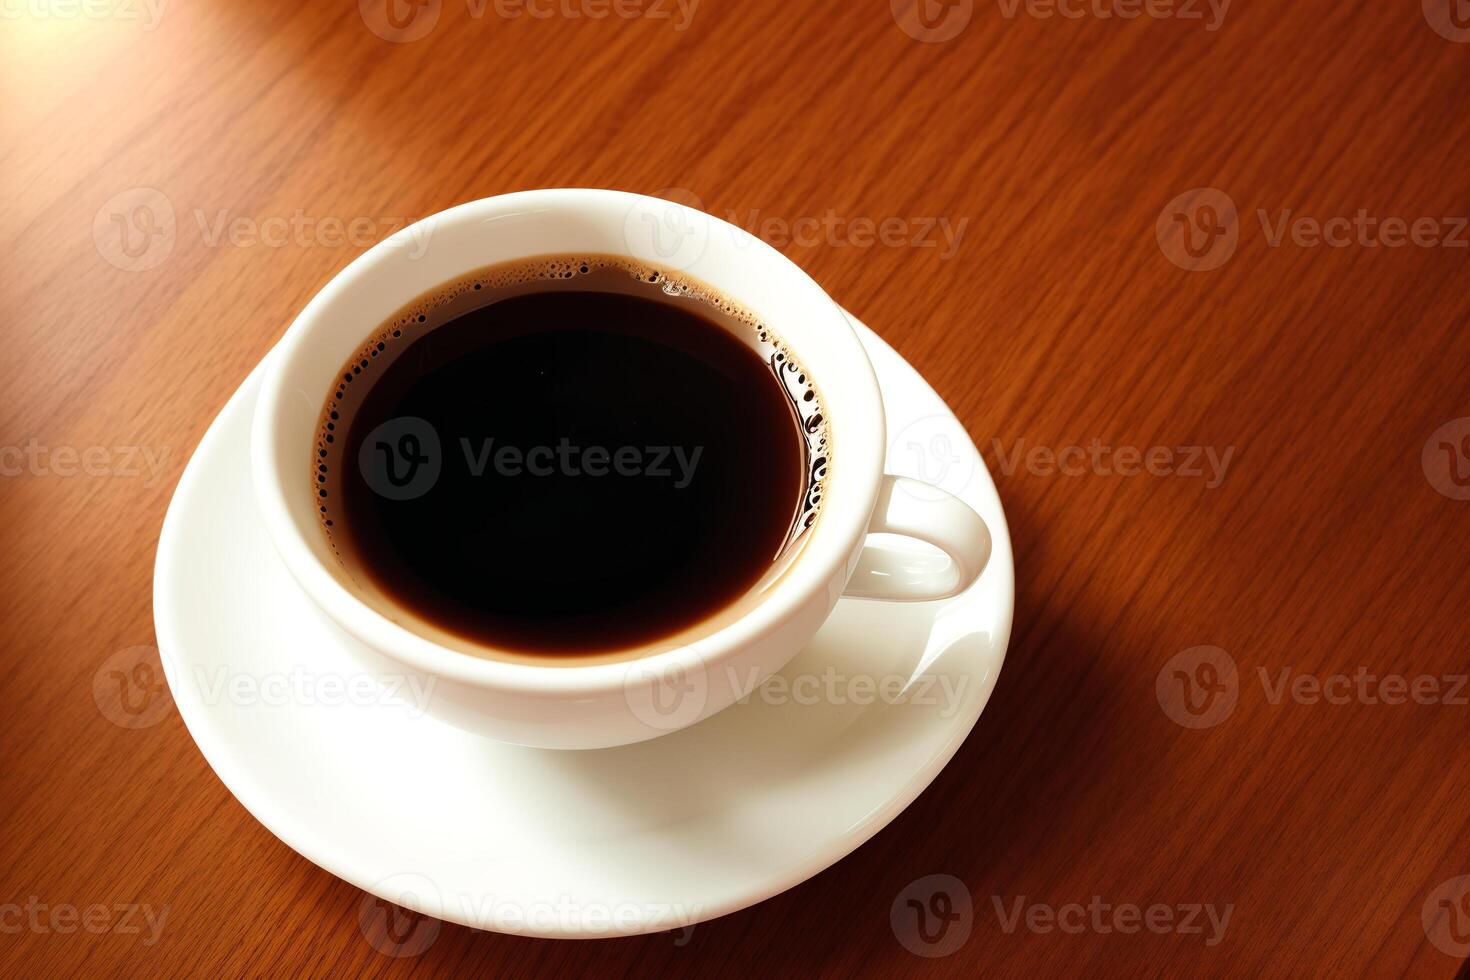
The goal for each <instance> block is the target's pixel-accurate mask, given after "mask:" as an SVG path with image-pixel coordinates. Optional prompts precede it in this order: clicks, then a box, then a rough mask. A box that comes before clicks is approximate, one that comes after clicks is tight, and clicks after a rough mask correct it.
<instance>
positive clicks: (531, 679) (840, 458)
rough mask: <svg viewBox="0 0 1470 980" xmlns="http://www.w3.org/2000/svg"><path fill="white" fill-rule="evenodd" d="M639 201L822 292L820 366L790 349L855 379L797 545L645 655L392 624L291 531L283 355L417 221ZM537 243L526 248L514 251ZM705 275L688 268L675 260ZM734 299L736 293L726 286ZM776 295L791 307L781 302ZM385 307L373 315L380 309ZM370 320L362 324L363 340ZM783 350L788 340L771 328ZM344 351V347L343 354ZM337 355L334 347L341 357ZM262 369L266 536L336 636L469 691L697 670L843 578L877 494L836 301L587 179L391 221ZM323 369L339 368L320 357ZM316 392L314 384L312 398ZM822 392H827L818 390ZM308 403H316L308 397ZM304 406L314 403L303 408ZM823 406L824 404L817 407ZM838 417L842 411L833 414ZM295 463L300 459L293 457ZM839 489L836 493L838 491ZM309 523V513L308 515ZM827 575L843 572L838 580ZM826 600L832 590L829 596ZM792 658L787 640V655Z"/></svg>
mask: <svg viewBox="0 0 1470 980" xmlns="http://www.w3.org/2000/svg"><path fill="white" fill-rule="evenodd" d="M639 207H657V208H660V209H667V208H674V209H677V211H678V212H679V213H680V214H681V215H682V217H683V219H684V220H688V221H692V222H696V223H699V224H704V225H707V226H708V229H709V230H710V231H711V232H713V231H719V232H720V233H721V234H723V235H727V236H729V240H730V242H731V243H732V244H733V246H734V247H735V248H738V249H739V250H740V252H741V256H742V258H741V260H742V261H745V262H751V263H763V264H764V265H765V266H766V268H767V269H768V270H775V271H779V273H780V274H781V275H783V276H785V277H786V279H787V280H789V282H790V285H791V288H792V289H795V290H799V291H802V292H804V293H805V294H806V295H805V296H804V297H802V299H804V300H805V301H806V302H807V303H811V302H816V301H820V302H822V303H824V304H825V306H826V308H830V309H831V311H832V315H833V323H832V325H831V328H826V327H823V328H821V334H820V343H821V344H822V345H823V347H822V351H823V353H822V355H821V358H822V359H823V360H825V361H827V362H828V363H829V365H831V366H828V367H826V368H825V369H824V368H822V367H818V366H816V359H815V358H814V357H813V355H814V353H816V349H815V347H816V343H817V341H816V339H815V338H813V337H810V336H809V337H807V338H806V343H807V346H806V348H805V349H799V350H798V353H800V355H801V357H802V362H803V364H804V365H806V367H807V369H808V370H809V371H810V373H811V375H812V377H813V380H814V381H816V382H817V383H818V384H819V386H820V382H821V378H822V374H823V371H824V370H826V371H842V372H843V373H844V379H845V381H844V388H851V387H853V386H855V388H856V389H857V391H856V393H855V394H854V395H852V396H851V397H850V398H849V399H848V401H847V404H846V405H845V406H844V408H843V410H842V411H841V412H833V413H832V414H831V415H830V416H829V418H828V438H829V441H830V443H831V446H832V449H833V453H832V461H831V463H830V464H829V471H828V475H827V480H828V485H827V490H826V492H825V493H824V500H823V505H822V509H821V511H819V513H818V518H817V521H816V523H815V524H814V525H813V527H812V528H811V529H810V531H809V532H808V533H810V534H812V537H811V538H810V539H809V540H808V541H807V542H806V543H805V544H804V545H803V546H802V552H801V554H800V555H799V556H798V557H797V558H796V560H795V561H794V562H793V564H792V567H791V568H790V569H789V570H787V572H786V573H785V574H784V575H783V576H782V578H781V579H780V580H778V581H777V582H776V583H775V584H774V585H773V586H772V587H771V591H770V594H769V595H768V596H766V597H765V598H763V599H762V600H761V601H760V602H759V603H757V604H756V605H755V606H754V607H753V608H751V609H750V610H748V611H747V612H745V613H744V614H743V615H741V616H740V617H739V618H737V619H735V620H733V621H732V622H729V623H726V624H724V625H722V626H720V627H719V628H717V629H716V630H714V631H713V632H711V633H708V634H705V635H702V636H699V637H697V638H695V639H693V640H692V641H690V642H689V643H688V644H686V645H682V646H677V647H673V648H670V649H667V650H662V651H657V652H651V653H649V654H647V655H644V656H628V657H621V658H617V659H611V660H607V661H602V662H597V663H591V664H577V665H558V664H547V665H544V666H543V665H537V664H532V663H524V662H516V661H510V660H506V659H497V658H495V657H493V656H491V655H485V656H479V655H476V654H472V653H468V652H465V651H462V650H456V649H453V648H451V647H447V646H444V645H442V644H440V643H437V642H435V641H434V640H432V639H430V638H428V637H425V636H423V635H421V634H419V633H416V632H414V631H413V630H411V629H409V628H408V627H406V626H404V625H402V624H400V623H397V622H395V621H393V620H392V619H390V618H389V617H387V616H386V615H384V614H383V613H382V612H381V611H379V610H378V609H376V608H374V606H372V605H371V604H370V603H368V602H366V601H364V600H363V599H361V598H360V597H358V596H356V595H354V594H352V592H351V591H350V590H349V589H348V588H346V587H345V586H344V585H343V584H342V583H341V582H340V581H338V579H337V577H336V576H335V575H334V574H333V573H332V572H331V571H329V570H328V569H327V568H326V567H325V566H324V564H323V563H322V562H321V561H320V560H319V558H318V557H317V555H316V554H314V553H313V549H312V547H311V545H310V544H309V543H308V541H307V538H306V535H307V534H310V533H315V534H318V535H319V534H321V529H320V528H319V527H316V526H313V527H311V528H303V527H302V522H301V521H300V520H299V519H298V517H297V516H296V513H295V512H294V511H293V508H292V507H291V506H290V504H289V502H288V500H287V494H288V492H289V491H288V487H292V486H296V485H297V484H296V482H295V481H292V480H290V479H289V478H288V476H287V474H285V473H284V472H283V471H282V470H281V467H280V465H279V461H280V459H281V456H282V454H281V452H280V451H279V450H280V443H281V441H282V440H283V439H284V438H285V436H284V435H283V429H284V427H285V426H286V425H287V424H288V422H287V420H286V418H285V412H286V409H287V402H288V400H290V399H293V398H296V399H299V398H303V397H307V398H309V397H310V396H309V395H306V394H305V393H303V392H301V391H299V390H295V391H293V390H290V389H289V388H288V386H287V383H286V382H287V371H286V369H285V368H286V365H287V364H288V363H289V361H290V359H291V358H292V357H293V356H298V355H299V354H300V348H301V346H302V343H303V340H304V338H306V337H307V336H308V335H309V334H310V333H311V332H312V331H313V330H314V329H316V327H317V325H319V324H320V323H321V321H322V320H323V318H324V316H325V315H326V314H327V313H328V312H329V311H330V310H332V309H333V308H335V307H337V306H339V305H340V304H342V303H344V302H347V301H349V300H350V299H351V298H352V297H353V294H354V290H356V289H359V288H361V285H362V284H363V283H364V282H366V281H368V280H369V279H370V278H371V277H373V276H375V275H379V274H391V270H392V266H393V265H394V264H395V263H398V262H401V261H403V253H402V250H401V249H400V248H398V247H397V245H396V244H395V242H394V239H399V241H402V240H403V239H401V238H400V236H406V235H411V234H414V233H416V232H419V231H423V230H425V226H428V229H427V230H429V231H432V230H433V229H442V228H443V227H445V226H446V224H482V225H483V224H485V223H487V221H488V220H490V219H495V218H499V217H503V216H507V215H524V214H527V213H530V212H535V213H538V214H539V213H544V212H547V211H562V212H576V213H577V214H578V216H579V217H582V216H585V215H586V214H587V213H600V214H602V215H603V216H611V212H609V210H608V209H609V208H611V209H613V212H616V211H621V212H622V213H623V214H625V215H626V214H628V213H631V210H632V209H634V208H639ZM536 254H538V253H536V252H530V253H528V254H527V255H526V256H525V257H528V258H529V257H533V256H534V255H536ZM620 254H623V255H625V256H626V257H629V258H632V259H634V260H637V261H641V262H648V261H652V260H653V258H652V257H651V256H642V255H639V254H637V253H636V251H635V250H634V249H633V247H632V246H631V244H630V245H629V247H628V249H627V250H625V251H622V252H621V253H620ZM484 264H485V263H478V264H476V263H471V264H470V265H469V266H468V268H466V269H465V270H464V271H463V272H461V273H449V274H446V275H445V276H444V277H443V278H442V279H441V281H448V280H450V279H452V278H453V277H454V276H455V275H457V274H464V273H466V272H469V271H473V269H475V268H479V267H480V266H482V265H484ZM684 271H686V272H689V273H690V274H691V275H695V276H697V277H699V278H704V277H703V276H701V275H700V273H699V272H698V269H697V268H695V269H688V270H684ZM732 298H734V299H736V300H737V301H738V300H739V299H740V298H741V297H740V296H739V295H738V294H736V295H733V297H732ZM788 305H796V301H795V300H792V301H791V302H790V304H788ZM393 312H394V311H393V310H388V309H385V310H383V311H382V319H387V318H388V317H389V316H391V315H392V314H393ZM373 326H376V324H373V325H370V326H368V327H367V328H365V329H364V331H363V336H364V337H366V336H367V334H368V333H369V332H370V330H371V329H372V327H373ZM783 340H786V341H787V342H788V343H790V344H791V346H792V347H793V349H796V348H797V346H798V345H796V344H795V343H792V342H791V340H790V338H789V337H787V336H785V335H783ZM348 356H350V355H348ZM345 359H346V357H345V356H344V360H345ZM266 360H267V363H266V365H265V370H264V377H263V379H262V384H261V389H260V394H259V397H258V401H257V404H256V408H255V414H254V417H253V419H252V425H251V475H252V479H253V482H254V485H255V494H256V500H257V504H258V506H259V508H260V511H261V517H262V520H263V522H264V523H265V525H266V528H267V530H268V532H269V534H270V537H271V539H272V541H273V542H274V544H275V546H276V550H277V552H278V553H279V554H280V556H281V558H282V560H283V562H284V563H285V565H286V567H287V568H288V570H289V571H290V572H291V574H292V576H293V577H294V578H295V579H296V581H297V583H298V584H299V585H300V586H301V588H302V590H303V591H304V592H305V593H306V595H307V597H308V598H309V599H311V601H312V602H313V603H315V604H316V605H317V606H318V607H319V608H320V609H321V610H322V611H323V612H325V613H326V614H327V615H328V616H329V617H330V618H332V619H333V620H334V621H336V623H337V624H338V625H339V626H341V627H342V628H343V629H344V630H345V631H346V632H348V633H349V634H351V635H353V636H354V637H356V638H357V639H358V640H359V641H361V642H363V643H365V644H366V645H368V646H370V647H372V648H373V649H375V650H378V651H379V652H381V653H384V654H386V655H388V656H390V657H392V658H393V659H396V660H398V661H399V662H401V663H404V664H406V665H408V666H410V667H412V668H415V669H417V670H421V671H423V672H425V673H428V674H432V675H437V676H441V677H445V678H448V679H451V680H454V681H458V682H461V683H466V684H469V685H472V686H475V687H481V688H491V689H499V690H505V691H511V692H515V693H521V694H541V695H558V696H590V695H596V694H605V693H608V692H609V691H613V690H617V689H623V690H626V689H627V687H628V686H629V685H630V684H631V683H634V678H635V677H641V678H642V679H643V681H642V682H643V683H646V684H653V683H656V682H657V680H658V678H659V677H661V676H663V675H664V672H665V671H667V670H670V669H673V668H675V667H680V666H682V667H684V668H685V669H694V670H696V671H701V670H704V669H707V668H708V667H710V666H713V665H714V664H716V663H718V662H719V661H720V660H721V659H722V658H724V657H727V656H731V655H733V654H735V653H737V652H738V651H740V650H742V649H744V648H746V647H748V646H749V645H751V644H752V643H754V642H757V641H758V640H759V639H760V638H762V637H763V636H766V635H769V634H770V633H772V632H773V631H775V630H776V629H778V628H779V627H780V626H782V625H783V624H785V623H787V622H789V621H790V620H792V619H793V618H795V617H796V616H797V615H798V614H800V613H801V612H802V611H803V610H804V609H805V608H806V607H807V605H808V602H809V600H810V599H811V598H812V596H813V595H814V594H815V593H816V592H818V591H824V592H826V591H830V590H831V589H832V585H831V583H832V582H833V580H834V579H837V580H838V581H840V582H842V583H845V582H846V581H847V574H846V572H848V571H850V570H851V569H850V567H845V566H847V565H848V564H849V563H850V561H851V560H852V558H853V556H854V554H855V548H856V547H857V546H858V545H860V544H861V542H862V540H863V537H864V536H865V533H866V530H867V527H868V523H869V521H870V519H871V515H872V511H873V507H874V506H875V505H876V502H877V495H878V489H879V484H880V482H881V477H882V473H883V459H884V451H885V431H884V422H883V405H882V397H881V393H880V391H879V388H878V381H877V376H876V375H875V374H874V372H873V368H872V364H871V362H870V361H869V359H868V357H867V354H866V352H865V351H864V350H863V347H862V343H861V341H860V340H859V339H858V336H857V333H856V331H854V330H853V328H852V325H851V323H850V322H849V320H848V319H847V316H846V314H845V313H843V311H842V309H841V307H839V306H838V305H837V303H836V302H835V301H834V300H832V299H831V297H829V296H828V295H827V294H826V293H825V292H824V291H823V290H822V289H821V287H820V286H819V285H818V284H817V283H816V282H815V281H813V280H812V279H811V277H810V276H808V275H807V274H806V273H805V272H804V271H803V270H802V269H801V268H800V267H799V266H797V265H796V264H795V263H794V262H792V261H791V260H790V259H788V258H787V257H786V256H784V255H782V254H781V253H780V252H778V251H776V250H775V249H774V248H772V247H771V246H769V245H767V244H766V243H765V242H763V241H761V240H760V239H758V238H756V237H755V236H753V235H751V234H749V233H748V232H746V231H745V230H744V229H741V228H739V227H737V226H735V225H733V224H730V223H728V222H725V221H723V220H721V219H720V218H717V217H715V216H713V215H710V214H707V213H705V212H703V211H699V210H695V209H693V208H689V207H687V206H685V205H682V204H678V203H676V202H671V201H666V200H664V199H661V198H653V197H647V196H644V195H639V194H630V193H627V192H623V191H613V190H600V189H592V188H556V189H545V190H534V191H521V192H516V193H512V194H504V195H498V196H494V197H488V198H481V199H478V200H475V201H469V202H466V203H464V204H460V205H457V206H455V207H452V208H449V209H447V210H444V211H441V212H438V213H437V214H434V215H431V216H429V217H427V218H424V219H423V220H421V221H419V222H416V223H415V224H414V225H412V226H409V227H407V228H404V229H401V230H400V231H399V232H397V233H396V234H395V235H394V236H392V238H390V239H388V240H385V241H382V242H379V243H377V244H376V245H374V246H373V247H372V248H370V249H368V250H367V251H366V252H364V253H363V254H362V255H360V256H358V257H357V258H356V259H354V260H353V261H352V262H351V263H349V264H348V265H347V266H346V267H344V268H343V269H342V270H341V271H339V272H338V273H337V274H336V275H335V276H333V277H332V279H331V280H330V281H329V282H328V283H327V284H326V285H325V286H323V287H322V289H321V290H319V291H318V292H317V293H316V294H315V295H314V296H313V297H312V298H311V300H310V301H308V302H307V304H306V306H305V307H304V308H303V309H302V310H301V312H300V313H299V314H298V315H297V316H296V318H295V320H294V321H293V322H292V324H291V326H290V327H289V328H288V329H287V331H286V333H285V335H284V336H282V338H281V339H280V340H279V341H278V342H277V344H276V346H275V347H274V348H273V349H272V351H271V352H270V353H269V354H268V355H267V359H266ZM332 367H333V369H334V370H335V368H336V367H337V365H335V364H334V365H332ZM327 394H328V392H327V391H326V390H323V391H322V392H321V393H320V402H319V403H324V402H325V400H326V397H327ZM824 394H825V391H824ZM319 403H318V404H319ZM315 407H316V405H315V404H314V405H313V408H315ZM829 411H830V406H829ZM842 416H846V418H847V419H848V421H845V422H844V421H839V420H838V419H839V417H842ZM304 462H305V461H304V460H303V464H304ZM839 488H840V489H839ZM313 523H314V522H313ZM839 572H841V573H842V574H841V575H840V578H839V577H838V576H839ZM827 599H828V606H829V608H830V606H831V605H832V604H834V603H835V602H836V599H837V595H836V594H831V595H828V596H827ZM791 652H792V653H793V654H794V653H795V652H796V651H795V650H793V651H791Z"/></svg>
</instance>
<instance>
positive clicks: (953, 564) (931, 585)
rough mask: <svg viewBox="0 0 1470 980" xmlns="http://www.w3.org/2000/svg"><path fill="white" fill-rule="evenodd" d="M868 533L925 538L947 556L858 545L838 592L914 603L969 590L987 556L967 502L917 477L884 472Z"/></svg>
mask: <svg viewBox="0 0 1470 980" xmlns="http://www.w3.org/2000/svg"><path fill="white" fill-rule="evenodd" d="M868 533H869V534H901V535H904V536H905V537H910V538H917V539H918V540H920V541H925V542H928V543H929V544H932V545H934V546H935V547H936V548H938V549H940V550H941V551H943V552H944V553H945V554H946V555H947V556H948V558H949V560H948V561H945V560H944V559H942V558H939V557H937V556H928V555H923V556H920V555H913V554H898V553H895V552H892V551H884V550H882V549H879V548H874V547H871V546H870V547H867V548H864V549H863V552H862V555H861V557H860V558H859V559H858V567H857V571H856V572H855V573H854V574H853V576H852V578H851V579H850V580H849V581H848V583H847V588H846V590H844V592H843V595H847V596H855V597H857V598H860V599H889V600H895V601H900V602H919V601H923V600H926V599H948V598H949V597H950V596H953V595H958V594H959V593H961V592H963V591H965V590H966V589H968V588H969V587H970V586H971V585H972V584H974V582H975V580H976V579H977V578H979V577H980V573H981V572H983V571H984V570H985V564H986V562H988V561H989V560H990V529H989V528H988V527H986V526H985V521H984V520H983V519H982V518H981V517H980V515H979V514H977V513H975V511H974V510H972V509H971V508H970V506H969V505H968V504H966V503H964V502H962V501H961V500H960V499H959V498H958V497H955V496H954V495H953V494H949V493H946V492H945V491H943V490H941V489H939V488H938V487H935V486H931V485H930V484H928V483H924V482H923V481H921V480H912V479H910V478H908V477H906V476H891V475H888V474H885V475H884V477H883V486H882V487H881V488H880V489H879V491H878V504H877V506H876V507H874V508H873V519H872V521H871V523H869V525H868Z"/></svg>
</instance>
